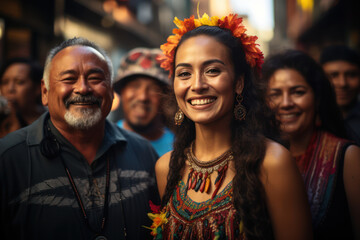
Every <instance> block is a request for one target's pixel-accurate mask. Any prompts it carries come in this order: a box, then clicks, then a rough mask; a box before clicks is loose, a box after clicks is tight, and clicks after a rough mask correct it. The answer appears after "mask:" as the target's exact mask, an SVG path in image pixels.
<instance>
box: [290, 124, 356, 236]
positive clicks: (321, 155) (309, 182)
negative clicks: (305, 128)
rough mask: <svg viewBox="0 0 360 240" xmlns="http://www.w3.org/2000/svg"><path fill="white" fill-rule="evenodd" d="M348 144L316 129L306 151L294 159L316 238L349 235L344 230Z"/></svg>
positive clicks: (348, 223) (345, 220)
mask: <svg viewBox="0 0 360 240" xmlns="http://www.w3.org/2000/svg"><path fill="white" fill-rule="evenodd" d="M350 144H351V143H350V142H349V141H347V140H344V139H340V138H338V137H336V136H334V135H332V134H330V133H328V132H324V131H319V130H316V131H314V133H313V135H312V137H311V140H310V143H309V146H308V147H307V149H306V152H305V153H304V154H302V155H300V156H297V157H295V160H296V164H297V166H298V168H299V170H300V172H301V175H302V177H303V180H304V183H305V188H306V192H307V196H308V200H309V204H310V210H311V215H312V221H313V229H314V232H315V239H329V238H328V237H325V236H329V237H331V239H333V238H332V237H334V236H335V235H336V234H338V233H339V234H340V235H341V236H342V237H344V234H345V235H346V234H348V233H349V231H350V232H351V229H350V230H345V229H349V228H351V227H350V225H351V223H350V218H349V209H348V206H347V201H346V196H345V191H344V184H343V165H344V153H345V150H346V148H347V146H349V145H350ZM341 239H345V238H341ZM346 239H347V238H346Z"/></svg>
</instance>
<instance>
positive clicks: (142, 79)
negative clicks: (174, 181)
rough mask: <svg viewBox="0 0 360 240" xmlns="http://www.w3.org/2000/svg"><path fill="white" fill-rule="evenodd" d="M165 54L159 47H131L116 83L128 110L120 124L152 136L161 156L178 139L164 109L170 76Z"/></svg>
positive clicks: (148, 136) (146, 136) (123, 103)
mask: <svg viewBox="0 0 360 240" xmlns="http://www.w3.org/2000/svg"><path fill="white" fill-rule="evenodd" d="M161 55H162V52H161V50H160V49H157V48H154V49H149V48H135V49H133V50H131V51H130V52H129V53H128V54H127V55H126V56H125V57H124V58H123V59H122V62H121V64H120V67H119V69H118V76H117V78H116V82H115V84H114V89H115V91H117V92H118V93H119V94H120V97H121V107H122V110H123V113H124V119H122V120H120V121H119V122H118V125H119V126H120V127H122V128H124V129H127V130H130V131H132V132H136V133H137V134H140V135H141V136H143V137H144V138H146V139H147V140H149V141H150V142H151V144H152V145H153V147H154V148H155V150H156V151H157V153H158V154H159V155H160V156H161V155H163V154H165V153H166V152H168V151H170V150H172V144H173V141H174V135H173V133H172V132H171V131H170V130H169V129H168V128H167V127H166V124H165V123H166V118H165V114H164V111H165V110H166V111H169V109H164V95H166V94H167V91H168V87H169V83H170V80H169V78H168V74H169V73H168V72H166V71H165V70H163V69H162V68H161V67H160V62H159V61H158V59H157V58H158V57H160V56H161ZM169 112H171V111H169Z"/></svg>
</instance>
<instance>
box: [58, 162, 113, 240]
mask: <svg viewBox="0 0 360 240" xmlns="http://www.w3.org/2000/svg"><path fill="white" fill-rule="evenodd" d="M60 159H61V162H62V164H63V166H64V168H65V172H66V175H67V177H68V179H69V182H70V185H71V188H72V190H73V192H74V195H75V198H76V201H77V203H78V205H79V207H80V209H81V212H82V215H83V218H84V221H85V223H86V225H87V226H88V227H89V229H90V230H91V231H92V232H94V233H96V234H97V235H102V234H103V233H104V229H105V225H106V220H107V217H108V209H109V200H108V198H109V188H110V160H109V156H108V157H107V158H106V183H105V184H106V185H105V199H104V210H103V217H102V220H101V229H100V233H99V231H96V230H95V229H94V228H93V227H92V226H91V225H90V222H89V219H88V217H87V214H86V210H85V207H84V204H83V202H82V200H81V196H80V194H79V191H78V189H77V187H76V185H75V182H74V179H73V177H72V175H71V173H70V170H69V168H68V167H67V165H66V164H65V161H64V159H63V158H62V157H61V155H60Z"/></svg>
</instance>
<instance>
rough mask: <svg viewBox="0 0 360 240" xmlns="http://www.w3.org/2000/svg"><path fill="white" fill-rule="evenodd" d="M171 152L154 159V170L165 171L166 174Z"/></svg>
mask: <svg viewBox="0 0 360 240" xmlns="http://www.w3.org/2000/svg"><path fill="white" fill-rule="evenodd" d="M171 153H172V151H170V152H167V153H165V154H164V155H162V156H161V157H160V158H159V159H158V160H157V161H156V165H155V171H156V172H161V173H165V172H166V174H167V172H168V171H169V163H170V157H171Z"/></svg>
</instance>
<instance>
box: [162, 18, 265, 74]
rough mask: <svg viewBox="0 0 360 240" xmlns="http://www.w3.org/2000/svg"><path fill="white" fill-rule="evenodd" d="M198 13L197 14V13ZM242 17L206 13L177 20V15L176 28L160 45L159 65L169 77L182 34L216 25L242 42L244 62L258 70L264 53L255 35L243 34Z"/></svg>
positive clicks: (244, 29) (244, 30)
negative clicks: (196, 17) (220, 16)
mask: <svg viewBox="0 0 360 240" xmlns="http://www.w3.org/2000/svg"><path fill="white" fill-rule="evenodd" d="M198 15H199V14H198ZM242 21H243V19H242V18H241V17H238V15H237V14H229V15H228V16H224V17H222V18H221V19H219V17H217V16H214V17H209V16H208V15H207V14H206V13H205V14H203V16H202V17H201V18H200V16H199V18H198V19H195V17H194V16H191V17H190V18H185V19H184V21H181V20H179V19H178V18H177V17H175V19H174V23H175V25H176V26H177V27H178V28H174V29H173V31H172V32H173V34H174V35H171V36H169V37H168V39H167V42H166V43H164V44H163V45H161V46H160V48H161V50H162V51H163V53H164V55H165V56H164V57H162V58H161V59H159V60H160V61H161V67H162V68H164V69H165V70H167V71H169V77H170V78H171V77H172V75H173V69H172V68H173V63H174V55H175V49H176V47H177V46H178V44H179V42H180V40H181V38H182V36H183V35H184V34H185V33H187V32H189V31H191V30H193V29H195V28H197V27H200V26H217V27H220V28H225V29H229V30H230V31H231V32H232V34H233V36H234V37H236V38H237V39H239V41H240V42H241V43H242V46H243V49H244V52H245V57H246V62H247V63H248V64H249V65H250V66H251V67H253V68H254V67H255V68H256V69H257V70H259V71H260V69H261V65H262V63H263V61H264V55H263V53H262V52H261V50H260V49H259V48H258V45H259V44H257V43H256V40H257V37H256V36H248V35H246V34H245V32H246V28H245V26H244V25H243V24H242Z"/></svg>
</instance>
